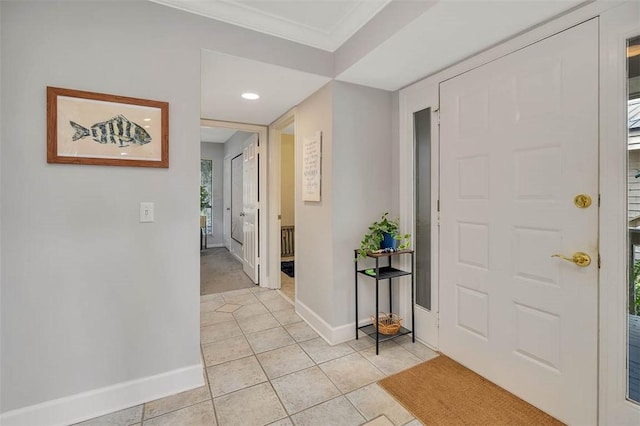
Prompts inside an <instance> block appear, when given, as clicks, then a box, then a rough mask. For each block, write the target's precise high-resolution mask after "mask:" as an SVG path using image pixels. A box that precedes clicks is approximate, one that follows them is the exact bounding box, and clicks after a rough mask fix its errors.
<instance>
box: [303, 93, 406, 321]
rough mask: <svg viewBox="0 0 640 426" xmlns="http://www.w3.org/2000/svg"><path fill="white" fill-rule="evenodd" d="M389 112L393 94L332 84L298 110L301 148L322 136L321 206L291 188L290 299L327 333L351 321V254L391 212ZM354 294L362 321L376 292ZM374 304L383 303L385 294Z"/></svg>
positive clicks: (363, 290) (364, 290) (363, 289)
mask: <svg viewBox="0 0 640 426" xmlns="http://www.w3.org/2000/svg"><path fill="white" fill-rule="evenodd" d="M392 105H393V102H392V94H391V92H387V91H383V90H378V89H371V88H367V87H363V86H357V85H354V84H349V83H342V82H336V81H333V82H331V83H329V84H327V85H326V86H324V87H323V88H322V89H320V90H319V91H318V92H316V93H314V94H313V95H312V96H310V97H309V98H307V99H306V100H305V101H304V102H302V104H300V105H299V106H298V109H297V113H296V131H297V132H298V134H297V137H298V138H299V140H301V141H302V140H303V138H304V137H305V136H310V135H313V134H314V132H315V131H317V130H322V132H323V134H322V199H321V201H320V202H303V201H301V200H302V198H301V189H300V187H299V186H300V185H299V184H298V185H297V188H296V191H297V195H298V198H297V199H298V201H297V204H296V234H297V235H296V238H297V246H296V263H297V265H296V282H297V292H298V294H297V295H296V298H297V299H298V300H300V302H302V303H304V304H305V305H306V306H307V307H309V308H310V309H311V310H312V311H314V312H315V313H316V314H317V315H318V316H320V317H321V318H322V319H323V320H324V321H326V322H327V323H328V324H329V325H331V326H332V327H340V326H344V325H346V324H349V323H350V322H353V321H354V315H355V312H354V297H355V294H354V284H353V280H354V277H353V250H354V249H355V248H357V247H359V245H360V240H361V239H362V236H363V234H364V233H365V232H366V230H367V228H368V226H369V224H370V223H371V222H373V221H374V220H376V219H378V218H379V216H380V215H381V214H382V213H384V212H387V211H390V212H394V211H397V209H396V208H395V205H394V204H393V199H394V196H393V195H392V192H393V191H392V184H393V182H394V179H393V173H394V169H393V167H392V165H391V161H392V158H393V150H394V149H395V148H394V140H393V135H392ZM300 151H301V150H297V151H296V157H297V165H298V168H299V169H298V176H300V175H301V168H300V167H301V164H302V153H301V152H300ZM360 289H361V293H360V299H359V301H360V306H361V307H363V309H362V311H361V314H362V315H361V317H362V318H367V317H368V315H372V314H373V311H374V310H375V309H374V306H375V305H374V294H375V293H374V291H375V288H374V286H361V287H360ZM380 297H381V300H386V299H383V298H385V297H386V293H384V291H383V292H382V293H381V296H380ZM368 307H371V308H370V309H368Z"/></svg>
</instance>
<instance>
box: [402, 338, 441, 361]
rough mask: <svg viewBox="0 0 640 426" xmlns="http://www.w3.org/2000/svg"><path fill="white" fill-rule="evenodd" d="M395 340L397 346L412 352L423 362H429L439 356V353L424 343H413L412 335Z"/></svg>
mask: <svg viewBox="0 0 640 426" xmlns="http://www.w3.org/2000/svg"><path fill="white" fill-rule="evenodd" d="M394 340H395V342H396V343H397V344H399V345H400V346H402V347H403V348H405V349H406V350H408V351H409V352H411V353H412V354H414V355H415V356H417V357H418V358H420V359H421V360H422V361H428V360H430V359H433V358H435V357H437V356H438V353H437V352H435V351H434V350H432V349H430V348H428V347H427V346H425V345H423V344H422V343H420V342H418V341H416V342H415V343H413V342H412V341H411V336H410V335H406V336H402V337H398V338H397V339H394Z"/></svg>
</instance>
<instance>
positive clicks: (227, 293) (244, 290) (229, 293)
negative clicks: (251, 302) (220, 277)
mask: <svg viewBox="0 0 640 426" xmlns="http://www.w3.org/2000/svg"><path fill="white" fill-rule="evenodd" d="M252 288H253V287H250V288H241V289H239V290H231V291H225V292H224V293H220V295H221V296H222V297H224V298H225V299H226V298H227V297H233V296H237V295H239V294H249V293H251V289H252Z"/></svg>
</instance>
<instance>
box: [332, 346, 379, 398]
mask: <svg viewBox="0 0 640 426" xmlns="http://www.w3.org/2000/svg"><path fill="white" fill-rule="evenodd" d="M319 367H320V369H322V371H324V373H325V374H326V375H327V376H328V377H329V378H330V379H331V381H332V382H333V383H334V384H335V385H336V386H337V387H338V389H340V391H341V392H342V393H347V392H351V391H352V390H355V389H358V388H360V387H362V386H364V385H368V384H369V383H373V382H375V381H378V380H380V379H382V378H384V374H383V373H382V372H381V371H380V370H378V369H377V368H376V367H374V365H373V364H371V363H370V362H369V361H367V360H366V359H365V358H364V357H363V356H362V355H360V354H359V353H357V352H356V353H354V354H351V355H347V356H344V357H342V358H337V359H334V360H331V361H328V362H325V363H324V364H320V366H319Z"/></svg>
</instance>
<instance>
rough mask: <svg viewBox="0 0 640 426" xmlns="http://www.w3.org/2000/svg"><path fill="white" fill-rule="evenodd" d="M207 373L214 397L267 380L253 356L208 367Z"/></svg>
mask: <svg viewBox="0 0 640 426" xmlns="http://www.w3.org/2000/svg"><path fill="white" fill-rule="evenodd" d="M207 375H208V376H209V386H210V387H211V394H212V395H213V397H214V398H215V397H218V396H221V395H224V394H227V393H231V392H235V391H237V390H240V389H244V388H248V387H249V386H253V385H257V384H258V383H262V382H266V381H267V376H265V374H264V371H262V367H260V364H259V363H258V360H257V359H256V357H255V356H249V357H246V358H241V359H237V360H235V361H229V362H225V363H223V364H219V365H216V366H213V367H209V368H207Z"/></svg>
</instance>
